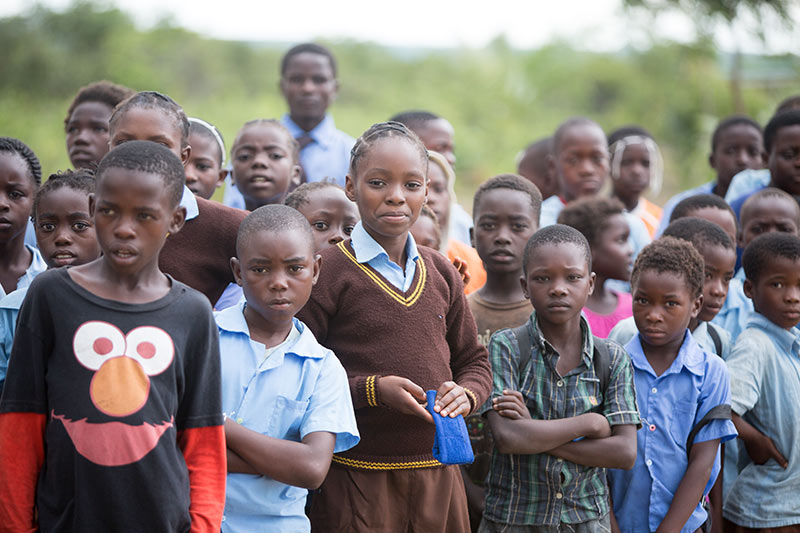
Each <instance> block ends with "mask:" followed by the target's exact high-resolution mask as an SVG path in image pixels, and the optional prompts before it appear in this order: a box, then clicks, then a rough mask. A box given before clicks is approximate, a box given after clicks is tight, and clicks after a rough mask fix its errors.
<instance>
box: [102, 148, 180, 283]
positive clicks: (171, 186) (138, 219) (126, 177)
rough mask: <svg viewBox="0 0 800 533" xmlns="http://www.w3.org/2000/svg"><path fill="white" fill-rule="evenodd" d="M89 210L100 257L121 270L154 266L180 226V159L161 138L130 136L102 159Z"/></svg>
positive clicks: (136, 271)
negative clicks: (143, 138) (128, 139)
mask: <svg viewBox="0 0 800 533" xmlns="http://www.w3.org/2000/svg"><path fill="white" fill-rule="evenodd" d="M96 180H97V185H96V189H95V195H94V197H92V199H91V204H90V205H91V212H92V215H93V217H94V225H95V231H96V232H97V240H98V241H99V242H100V248H101V249H102V250H103V259H104V260H105V261H106V263H107V264H108V266H109V267H110V268H111V269H112V270H114V271H115V272H118V273H120V274H126V275H137V274H139V273H141V272H143V271H145V270H146V269H148V270H149V269H157V268H158V254H159V252H160V251H161V247H162V246H163V245H164V241H165V240H166V239H167V237H168V236H169V235H170V234H171V233H176V232H178V231H179V230H180V229H181V227H182V226H183V223H184V219H185V217H186V210H185V209H184V208H183V207H181V206H180V199H181V196H182V195H183V187H184V181H185V175H184V170H183V164H182V163H181V160H180V159H178V157H177V156H176V155H175V153H174V152H173V151H172V150H170V149H169V148H167V147H165V146H164V145H163V144H159V143H155V142H151V141H128V142H125V143H123V144H121V145H119V146H117V147H116V148H113V149H112V150H111V151H110V152H108V154H106V156H105V157H104V158H103V159H102V160H101V161H100V165H98V167H97V174H96Z"/></svg>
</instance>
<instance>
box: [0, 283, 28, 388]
mask: <svg viewBox="0 0 800 533" xmlns="http://www.w3.org/2000/svg"><path fill="white" fill-rule="evenodd" d="M26 294H28V287H23V288H21V289H17V290H15V291H13V292H10V293H9V294H7V295H6V296H4V297H3V298H0V392H2V390H3V387H2V386H3V383H5V380H6V373H7V372H8V357H9V356H10V355H11V347H12V346H13V345H14V331H15V329H16V327H17V315H19V308H20V307H22V301H23V300H24V299H25V295H26Z"/></svg>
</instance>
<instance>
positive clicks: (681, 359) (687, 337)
mask: <svg viewBox="0 0 800 533" xmlns="http://www.w3.org/2000/svg"><path fill="white" fill-rule="evenodd" d="M625 351H627V352H628V354H629V355H630V356H631V362H632V363H633V366H635V367H636V368H638V369H639V370H644V371H645V372H649V373H650V374H652V375H653V376H655V375H656V373H655V372H654V371H653V367H652V366H650V362H649V361H648V360H647V357H646V356H645V355H644V350H643V349H642V342H641V339H640V337H639V334H638V333H637V334H636V336H635V337H633V339H631V341H630V342H629V343H628V344H626V345H625ZM703 354H704V352H703V349H702V348H701V347H700V345H699V344H697V341H696V340H694V337H693V336H692V334H691V333H689V330H688V329H687V330H686V331H685V332H684V334H683V343H681V347H680V349H679V350H678V356H677V357H675V360H674V361H673V362H672V364H671V365H670V367H669V368H668V369H667V370H666V371H665V372H664V373H663V374H661V376H665V375H667V374H678V373H680V371H681V368H686V370H688V371H689V372H691V373H692V374H694V375H696V376H702V375H703V374H704V372H705V356H704V355H703ZM661 376H658V377H661Z"/></svg>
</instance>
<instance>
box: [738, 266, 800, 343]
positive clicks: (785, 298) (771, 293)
mask: <svg viewBox="0 0 800 533" xmlns="http://www.w3.org/2000/svg"><path fill="white" fill-rule="evenodd" d="M744 293H745V295H746V296H747V297H748V298H750V299H751V300H753V307H754V308H755V310H756V311H758V312H759V313H761V314H762V315H764V316H765V317H767V319H768V320H769V321H770V322H772V323H774V324H777V325H778V326H780V327H782V328H784V329H791V328H793V327H794V326H796V325H797V323H798V322H800V260H792V259H787V258H785V257H772V258H770V260H769V261H768V264H767V265H766V266H765V267H764V269H763V271H762V273H761V277H760V278H759V280H758V281H757V282H755V283H753V282H752V281H750V280H749V279H746V280H745V281H744Z"/></svg>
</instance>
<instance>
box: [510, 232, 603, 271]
mask: <svg viewBox="0 0 800 533" xmlns="http://www.w3.org/2000/svg"><path fill="white" fill-rule="evenodd" d="M548 244H552V245H559V244H574V245H575V246H577V247H578V248H580V250H581V251H582V252H583V257H584V258H585V259H586V266H587V268H588V270H589V271H590V272H591V270H592V250H591V248H589V241H587V240H586V237H584V236H583V234H582V233H581V232H580V231H578V230H576V229H575V228H571V227H569V226H565V225H563V224H553V225H551V226H545V227H544V228H542V229H540V230H539V231H537V232H536V233H534V234H533V235H531V238H530V239H528V242H527V244H525V254H524V255H523V256H522V257H523V261H522V272H523V274H525V275H526V276H527V275H528V263H529V262H530V260H531V255H533V252H534V250H536V249H537V248H541V247H542V246H546V245H548Z"/></svg>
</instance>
